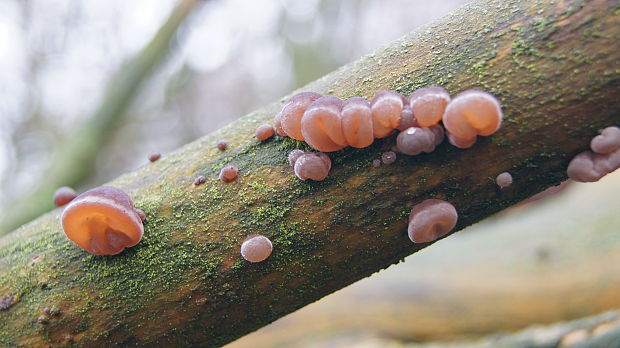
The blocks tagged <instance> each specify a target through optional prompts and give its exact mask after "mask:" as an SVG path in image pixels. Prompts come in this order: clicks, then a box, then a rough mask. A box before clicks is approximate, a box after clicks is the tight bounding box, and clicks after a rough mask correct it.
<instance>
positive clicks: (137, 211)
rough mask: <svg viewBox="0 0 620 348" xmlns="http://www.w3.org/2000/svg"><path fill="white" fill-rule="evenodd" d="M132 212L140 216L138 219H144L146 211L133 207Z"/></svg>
mask: <svg viewBox="0 0 620 348" xmlns="http://www.w3.org/2000/svg"><path fill="white" fill-rule="evenodd" d="M134 212H135V213H136V215H138V217H139V218H140V221H144V220H145V219H146V213H145V212H144V210H142V209H134Z"/></svg>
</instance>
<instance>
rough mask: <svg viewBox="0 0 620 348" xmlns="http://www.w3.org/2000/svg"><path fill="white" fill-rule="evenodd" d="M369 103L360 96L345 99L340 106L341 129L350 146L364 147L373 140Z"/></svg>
mask: <svg viewBox="0 0 620 348" xmlns="http://www.w3.org/2000/svg"><path fill="white" fill-rule="evenodd" d="M372 129H373V128H372V113H371V112H370V104H369V103H368V102H367V101H366V100H365V99H364V98H360V97H353V98H350V99H347V100H346V101H345V102H344V104H343V106H342V131H343V132H344V137H345V138H346V141H347V143H348V144H349V145H350V146H353V147H357V148H364V147H368V146H370V144H372V142H373V141H374V140H375V138H374V136H373V130H372Z"/></svg>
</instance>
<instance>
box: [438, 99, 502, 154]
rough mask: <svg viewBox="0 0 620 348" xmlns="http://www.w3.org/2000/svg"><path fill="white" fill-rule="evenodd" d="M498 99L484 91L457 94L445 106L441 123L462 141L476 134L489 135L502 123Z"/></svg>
mask: <svg viewBox="0 0 620 348" xmlns="http://www.w3.org/2000/svg"><path fill="white" fill-rule="evenodd" d="M502 117H503V116H502V109H501V107H500V105H499V101H498V100H497V99H496V98H495V97H494V96H493V95H492V94H489V93H486V92H482V91H477V90H469V91H465V92H463V93H461V94H459V95H457V96H456V97H455V98H454V99H452V101H451V102H450V103H448V106H447V107H446V111H445V113H444V115H443V124H444V126H445V127H446V130H447V131H448V132H449V133H450V134H452V136H453V137H454V138H458V139H459V140H461V142H460V143H462V142H463V141H465V140H471V139H472V138H475V137H476V136H477V135H483V136H486V135H491V134H493V133H495V132H496V131H497V130H498V129H499V127H500V126H501V124H502Z"/></svg>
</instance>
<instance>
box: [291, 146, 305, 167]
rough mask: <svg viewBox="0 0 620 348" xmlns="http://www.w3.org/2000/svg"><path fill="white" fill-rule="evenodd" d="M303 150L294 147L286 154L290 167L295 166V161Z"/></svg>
mask: <svg viewBox="0 0 620 348" xmlns="http://www.w3.org/2000/svg"><path fill="white" fill-rule="evenodd" d="M303 154H304V152H303V151H302V150H300V149H295V150H293V151H291V152H290V153H289V154H288V164H289V165H290V166H291V167H295V162H296V161H297V159H298V158H299V156H301V155H303Z"/></svg>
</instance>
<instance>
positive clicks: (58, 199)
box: [54, 186, 77, 207]
mask: <svg viewBox="0 0 620 348" xmlns="http://www.w3.org/2000/svg"><path fill="white" fill-rule="evenodd" d="M76 196H77V194H76V193H75V191H74V190H73V189H72V188H71V187H68V186H63V187H61V188H59V189H58V190H56V192H54V204H55V205H56V206H57V207H62V206H63V205H65V204H67V203H69V202H71V201H72V200H73V199H74V198H75V197H76Z"/></svg>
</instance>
